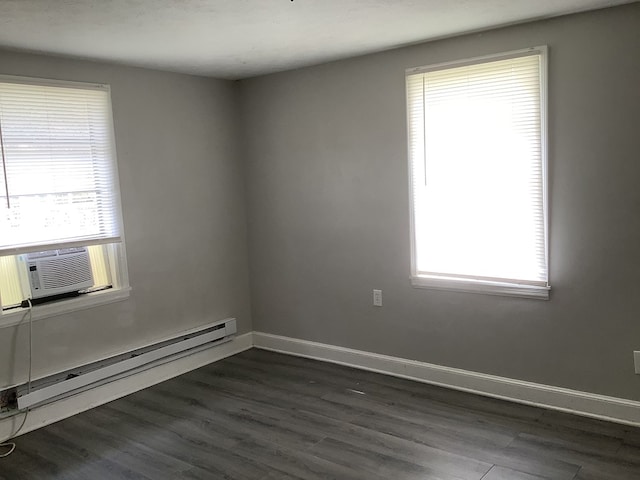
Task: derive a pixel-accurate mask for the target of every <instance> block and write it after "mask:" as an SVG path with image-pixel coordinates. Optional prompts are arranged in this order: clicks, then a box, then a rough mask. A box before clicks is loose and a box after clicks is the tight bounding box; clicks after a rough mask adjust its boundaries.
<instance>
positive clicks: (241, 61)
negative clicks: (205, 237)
mask: <svg viewBox="0 0 640 480" xmlns="http://www.w3.org/2000/svg"><path fill="white" fill-rule="evenodd" d="M622 3H630V0H0V47H7V48H11V49H20V50H27V51H35V52H44V53H50V54H56V55H65V56H73V57H80V58H91V59H99V60H106V61H112V62H118V63H125V64H130V65H139V66H144V67H151V68H157V69H161V70H171V71H177V72H184V73H193V74H199V75H208V76H213V77H219V78H231V79H237V78H245V77H251V76H255V75H260V74H264V73H271V72H276V71H281V70H288V69H291V68H296V67H301V66H305V65H312V64H317V63H322V62H326V61H330V60H337V59H340V58H347V57H351V56H355V55H360V54H364V53H370V52H375V51H380V50H385V49H389V48H393V47H397V46H401V45H406V44H411V43H418V42H421V41H425V40H430V39H434V38H441V37H445V36H451V35H455V34H459V33H464V32H471V31H477V30H482V29H487V28H491V27H495V26H499V25H508V24H513V23H518V22H523V21H527V20H533V19H538V18H547V17H553V16H557V15H563V14H566V13H573V12H579V11H586V10H592V9H596V8H602V7H608V6H612V5H618V4H622Z"/></svg>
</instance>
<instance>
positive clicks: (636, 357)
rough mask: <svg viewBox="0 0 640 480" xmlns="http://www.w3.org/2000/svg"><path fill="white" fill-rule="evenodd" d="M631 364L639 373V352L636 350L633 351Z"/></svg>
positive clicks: (639, 373)
mask: <svg viewBox="0 0 640 480" xmlns="http://www.w3.org/2000/svg"><path fill="white" fill-rule="evenodd" d="M633 365H634V367H635V369H636V373H637V374H638V375H640V352H639V351H638V350H635V351H634V352H633Z"/></svg>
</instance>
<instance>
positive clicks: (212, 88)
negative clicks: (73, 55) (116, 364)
mask: <svg viewBox="0 0 640 480" xmlns="http://www.w3.org/2000/svg"><path fill="white" fill-rule="evenodd" d="M0 74H9V75H25V76H36V77H46V78H55V79H64V80H76V81H91V82H100V83H108V84H110V85H111V94H112V101H113V113H114V125H115V135H116V144H117V153H118V167H119V174H120V185H121V191H122V201H123V215H124V228H125V235H126V240H127V256H128V265H129V277H130V283H131V286H132V287H133V291H132V293H131V297H130V299H128V300H127V301H123V302H120V303H115V304H110V305H105V306H101V307H97V308H92V309H89V310H83V311H78V312H76V313H74V314H71V315H62V316H58V317H52V318H48V319H44V320H41V321H38V322H36V323H35V324H34V373H35V375H36V376H37V375H41V374H44V373H47V372H52V371H57V370H60V369H63V368H65V367H68V366H73V365H77V364H81V363H85V362H87V361H91V360H93V359H95V358H96V357H100V356H104V355H108V354H110V353H116V352H120V351H123V350H126V349H129V348H133V347H136V346H139V345H141V344H143V343H146V342H151V341H153V340H157V339H162V338H165V337H166V336H168V335H170V334H172V333H176V332H180V331H184V330H187V329H189V328H193V327H196V326H198V325H202V324H205V323H207V322H210V321H215V320H221V319H223V318H225V317H228V316H234V317H237V319H238V329H239V332H240V333H244V332H247V331H250V330H251V329H252V326H251V317H250V300H249V282H248V266H247V254H246V223H245V218H246V215H245V209H244V189H243V179H242V169H241V162H240V159H239V151H238V137H237V135H238V133H239V129H238V121H239V118H238V86H237V84H234V83H232V82H225V81H218V80H212V79H206V78H198V77H193V76H187V75H177V74H171V73H161V72H155V71H151V70H144V69H137V68H127V67H120V66H112V65H105V64H99V63H91V62H82V61H74V60H63V59H59V58H53V57H44V56H36V55H27V54H17V53H11V52H0ZM26 338H27V337H26V328H19V329H18V328H15V327H14V328H2V329H0V386H2V385H7V384H11V383H13V382H14V381H19V380H22V379H24V377H25V376H26V375H25V371H26V365H27V362H26V358H27V357H26V352H27V349H26Z"/></svg>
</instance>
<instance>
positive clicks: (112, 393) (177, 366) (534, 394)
mask: <svg viewBox="0 0 640 480" xmlns="http://www.w3.org/2000/svg"><path fill="white" fill-rule="evenodd" d="M252 347H256V348H260V349H263V350H271V351H274V352H280V353H285V354H288V355H295V356H299V357H306V358H311V359H315V360H320V361H323V362H330V363H337V364H340V365H346V366H349V367H354V368H359V369H362V370H369V371H372V372H378V373H382V374H386V375H392V376H395V377H400V378H406V379H409V380H414V381H418V382H423V383H429V384H433V385H438V386H442V387H446V388H452V389H455V390H461V391H465V392H470V393H475V394H479V395H484V396H488V397H494V398H499V399H503V400H509V401H512V402H517V403H523V404H526V405H534V406H538V407H543V408H549V409H553V410H559V411H563V412H569V413H574V414H577V415H583V416H587V417H592V418H597V419H601V420H607V421H611V422H616V423H623V424H627V425H633V426H640V402H636V401H633V400H626V399H622V398H615V397H608V396H605V395H597V394H593V393H588V392H580V391H577V390H570V389H567V388H561V387H552V386H548V385H542V384H538V383H532V382H525V381H522V380H515V379H511V378H504V377H498V376H495V375H487V374H484V373H477V372H471V371H467V370H461V369H457V368H450V367H443V366H440V365H433V364H430V363H425V362H418V361H415V360H407V359H404V358H398V357H391V356H388V355H380V354H377V353H371V352H365V351H362V350H354V349H351V348H344V347H338V346H334V345H327V344H323V343H316V342H310V341H307V340H300V339H295V338H289V337H282V336H278V335H271V334H268V333H262V332H249V333H245V334H243V335H238V336H235V337H233V338H232V339H231V340H230V341H228V342H225V343H221V344H218V345H215V346H212V347H209V348H205V349H202V350H200V351H197V352H195V353H193V354H190V355H187V356H183V357H181V358H178V359H176V360H173V361H169V362H166V363H163V364H161V365H158V366H154V367H152V368H149V369H147V370H143V371H141V372H138V373H135V374H133V375H130V376H127V377H124V378H119V379H117V380H115V381H113V382H110V383H106V384H103V385H99V386H97V387H95V388H91V389H89V390H86V391H83V392H81V393H78V394H75V395H72V396H69V397H66V398H63V399H61V400H57V401H54V402H52V403H48V404H45V405H42V406H40V407H36V408H34V409H32V410H30V411H29V415H28V417H27V421H26V423H25V425H24V427H23V428H22V430H21V431H20V434H24V433H27V432H30V431H32V430H35V429H37V428H41V427H44V426H46V425H49V424H51V423H55V422H57V421H59V420H63V419H65V418H67V417H70V416H72V415H76V414H78V413H81V412H84V411H85V410H89V409H91V408H94V407H97V406H99V405H103V404H105V403H108V402H111V401H113V400H116V399H118V398H121V397H124V396H127V395H129V394H132V393H135V392H137V391H139V390H142V389H144V388H147V387H150V386H152V385H155V384H157V383H160V382H164V381H165V380H169V379H171V378H173V377H177V376H179V375H182V374H184V373H187V372H189V371H191V370H195V369H196V368H200V367H203V366H205V365H208V364H210V363H213V362H216V361H218V360H222V359H223V358H226V357H229V356H231V355H235V354H236V353H240V352H243V351H245V350H248V349H250V348H252ZM22 420H23V414H17V415H15V416H13V417H9V418H4V419H2V420H0V439H3V438H6V437H8V436H10V435H11V434H12V433H13V432H15V431H16V430H17V429H18V427H19V426H20V424H21V423H22Z"/></svg>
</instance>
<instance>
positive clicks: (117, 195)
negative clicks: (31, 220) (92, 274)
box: [0, 75, 131, 328]
mask: <svg viewBox="0 0 640 480" xmlns="http://www.w3.org/2000/svg"><path fill="white" fill-rule="evenodd" d="M2 81H6V82H12V83H19V84H28V85H45V86H55V87H64V88H72V89H73V88H83V89H87V88H91V89H100V90H103V91H105V92H106V95H107V103H108V108H107V111H106V115H107V116H106V118H105V123H106V125H107V126H108V128H109V130H110V139H109V143H110V147H111V152H112V159H111V160H112V162H111V163H112V168H113V172H112V175H113V184H112V188H113V193H114V199H115V202H114V209H115V210H116V211H115V214H114V218H115V219H116V221H118V222H119V226H120V237H119V241H117V242H111V244H112V245H113V246H114V247H113V255H109V258H108V260H109V262H108V263H109V269H110V272H111V276H112V288H109V289H105V290H100V291H96V292H90V293H86V294H82V295H80V296H79V297H73V298H68V299H61V300H57V301H53V302H50V303H43V304H39V305H35V306H33V307H32V308H31V315H32V318H33V320H34V321H36V320H40V319H43V318H48V317H52V316H56V315H61V314H65V313H71V312H75V311H78V310H84V309H87V308H92V307H95V306H98V305H104V304H108V303H113V302H118V301H122V300H126V299H127V298H128V297H129V295H130V292H131V286H130V285H129V271H128V266H127V254H126V246H125V245H126V240H125V232H124V219H123V215H122V195H121V190H120V176H119V172H118V155H117V149H116V139H115V127H114V121H113V102H112V98H111V86H110V85H108V84H104V83H97V82H78V81H71V80H60V79H47V78H41V77H26V76H14V75H0V82H2ZM109 243H110V242H104V241H98V242H90V243H89V245H100V244H102V245H104V244H109ZM75 244H77V245H76V246H86V245H84V243H83V242H75V243H73V245H75ZM64 245H65V246H71V245H72V243H69V242H67V243H66V244H64ZM0 302H1V299H0ZM28 312H29V308H13V309H10V310H2V304H1V303H0V328H5V327H9V326H12V325H17V324H19V323H21V322H22V321H23V319H24V318H25V315H26V314H27V313H28Z"/></svg>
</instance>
